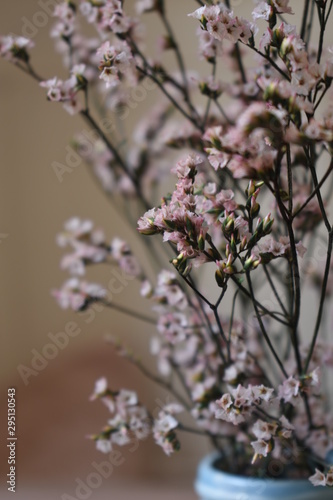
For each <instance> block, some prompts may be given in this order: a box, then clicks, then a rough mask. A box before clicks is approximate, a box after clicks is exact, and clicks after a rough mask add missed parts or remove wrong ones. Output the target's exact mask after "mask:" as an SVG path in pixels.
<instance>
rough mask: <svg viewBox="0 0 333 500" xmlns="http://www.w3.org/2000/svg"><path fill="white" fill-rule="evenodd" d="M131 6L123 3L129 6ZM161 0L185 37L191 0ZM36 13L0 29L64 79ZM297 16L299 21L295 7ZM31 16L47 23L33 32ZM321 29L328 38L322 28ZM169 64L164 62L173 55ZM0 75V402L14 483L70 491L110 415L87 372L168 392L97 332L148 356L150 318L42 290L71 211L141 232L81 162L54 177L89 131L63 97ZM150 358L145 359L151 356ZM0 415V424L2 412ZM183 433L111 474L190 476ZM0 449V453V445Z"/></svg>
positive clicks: (153, 25)
mask: <svg viewBox="0 0 333 500" xmlns="http://www.w3.org/2000/svg"><path fill="white" fill-rule="evenodd" d="M133 3H134V2H128V4H129V5H130V6H131V7H132V6H133ZM301 3H302V2H299V4H301ZM234 4H235V6H236V9H238V11H239V12H240V13H241V14H243V15H248V13H249V11H250V10H251V8H252V6H253V4H252V2H250V1H247V2H245V1H243V2H242V1H237V2H234ZM293 4H295V2H293ZM299 4H298V7H301V5H299ZM169 6H170V15H171V18H172V22H173V25H174V29H175V31H176V32H177V33H178V35H179V36H180V37H181V39H182V40H189V36H190V34H191V33H192V34H194V33H195V30H196V23H195V22H194V21H193V20H192V19H189V18H187V17H186V14H187V13H188V12H191V11H193V10H194V9H195V8H196V6H197V4H196V2H194V1H192V0H182V1H181V2H179V1H178V2H176V1H174V0H170V2H169ZM41 11H42V9H41V7H40V5H39V2H38V1H36V0H11V1H10V2H2V5H1V17H0V32H1V33H8V32H13V33H15V34H21V33H22V34H27V30H28V31H29V30H32V31H31V33H33V35H34V36H33V39H34V41H35V43H36V47H35V48H34V49H33V51H32V54H33V62H34V65H35V67H36V70H37V71H38V72H40V73H41V74H42V75H43V76H44V77H45V78H50V77H53V76H55V75H58V76H60V77H61V76H64V75H65V72H64V69H63V67H62V64H61V58H60V56H59V55H57V54H56V53H55V51H54V48H53V42H52V41H51V40H50V39H49V31H50V28H51V25H52V22H53V21H52V19H50V18H49V17H48V18H47V20H46V21H45V16H41V15H40V12H41ZM43 19H44V22H43ZM295 19H296V21H299V19H300V16H299V13H298V15H297V16H296V18H295ZM146 20H147V22H148V29H149V30H150V31H151V32H150V35H149V41H150V43H149V47H148V51H150V52H151V53H154V50H155V46H156V44H155V42H154V40H155V39H156V36H157V35H158V33H159V32H160V29H161V28H160V25H159V24H158V23H157V22H156V19H154V17H150V16H147V18H146ZM31 22H32V23H35V25H36V24H38V23H39V24H40V26H41V25H42V24H44V25H43V26H41V27H40V28H38V29H37V30H36V31H33V27H32V28H31V26H33V25H34V24H33V25H31ZM328 36H329V37H331V39H332V34H331V33H328ZM184 50H185V60H186V62H187V64H188V66H189V67H202V63H200V62H199V61H198V60H197V57H196V47H195V45H194V44H185V46H184ZM167 61H168V62H169V63H170V64H172V59H171V58H170V56H168V58H167ZM222 71H224V69H223V68H222ZM0 75H1V78H0V85H1V93H0V109H1V115H0V116H1V122H0V140H1V153H0V154H1V183H0V194H1V195H0V206H1V209H0V234H1V235H5V236H3V237H2V238H1V239H0V272H1V287H0V299H1V305H2V307H1V316H0V322H1V364H0V375H1V387H2V389H1V398H2V400H1V408H3V407H4V406H5V403H6V402H5V399H6V389H7V387H9V386H15V387H16V388H17V399H18V432H19V440H20V441H19V446H20V448H19V478H20V481H21V482H22V483H23V482H25V481H31V482H32V483H34V484H36V483H37V482H38V483H39V482H41V481H43V482H46V484H47V485H49V486H50V487H55V486H56V485H58V484H59V483H61V484H62V483H63V484H67V485H68V487H69V488H70V487H71V486H73V483H74V479H75V478H76V477H85V476H86V474H88V473H89V471H90V470H91V463H92V461H93V460H98V459H99V458H100V457H101V456H100V454H99V453H97V452H96V451H95V450H94V445H93V444H92V443H91V442H90V441H86V440H85V435H87V434H89V433H93V432H95V431H97V430H99V428H100V427H101V426H102V425H104V423H105V422H106V419H107V414H106V410H105V409H104V408H100V405H99V404H98V403H94V404H92V403H89V402H88V397H89V394H90V392H91V391H92V388H93V384H94V381H95V379H96V378H98V377H99V376H101V375H105V376H107V377H108V379H109V380H110V382H111V384H112V386H113V387H119V386H126V387H128V388H133V389H136V390H138V391H139V392H140V395H141V396H140V397H141V399H142V400H144V401H145V402H147V403H149V404H150V407H151V408H155V407H156V406H159V404H160V400H161V399H162V400H163V398H164V397H166V394H163V393H161V392H160V391H159V390H158V389H157V388H156V386H154V385H153V384H151V383H148V382H146V381H145V380H144V379H143V378H142V377H141V375H139V374H138V372H137V371H136V369H135V368H133V367H131V366H129V365H128V364H127V363H126V362H125V361H123V360H121V359H120V360H119V359H118V358H116V357H115V356H114V354H113V352H112V349H111V348H110V347H106V346H105V343H104V340H103V336H104V334H105V333H106V332H111V333H114V334H116V335H119V336H121V337H122V338H124V339H125V340H126V341H127V343H128V344H131V345H133V346H134V349H135V350H137V351H140V352H142V353H143V355H144V356H145V358H146V359H148V354H147V352H148V347H147V345H148V338H149V334H150V333H152V331H153V330H152V328H151V327H149V328H148V329H147V326H146V325H145V324H142V323H140V322H138V321H135V320H133V319H129V318H126V317H124V316H123V315H121V314H119V313H117V312H115V311H112V313H111V314H110V313H108V312H105V311H104V312H101V313H98V314H96V318H94V320H93V321H92V322H87V318H86V317H85V316H83V317H82V316H77V315H75V314H74V313H72V312H68V311H61V310H60V309H59V308H58V306H57V304H56V303H55V301H54V300H53V298H52V297H51V296H50V293H49V292H50V290H51V289H52V288H54V287H57V286H59V285H60V284H61V283H62V282H63V281H64V280H65V279H66V278H67V275H66V274H65V273H63V272H61V271H60V270H59V259H60V256H61V252H60V251H59V249H58V248H57V247H56V245H55V235H56V233H57V232H59V230H61V228H62V225H63V222H64V221H65V220H67V219H68V218H69V217H71V216H72V215H77V216H79V217H82V218H91V219H92V220H94V221H95V222H96V224H97V225H98V226H101V227H103V228H105V231H106V234H107V235H108V236H109V237H110V238H111V237H112V236H114V235H119V236H121V237H123V238H125V239H128V238H130V239H131V241H132V243H133V244H134V245H137V244H138V239H137V238H136V239H135V240H133V236H132V233H131V232H130V231H129V229H128V227H126V226H124V224H123V222H122V220H121V219H120V217H119V216H118V215H117V213H116V212H115V211H114V209H113V208H112V207H111V206H110V204H109V203H108V200H107V199H106V197H104V196H103V195H102V194H101V192H100V190H99V189H98V187H97V185H96V184H95V183H94V182H92V178H91V176H90V174H89V171H88V169H87V168H86V166H85V165H84V164H83V163H82V164H81V165H79V166H78V167H76V168H75V169H74V170H73V172H72V173H71V174H69V175H66V176H65V177H64V180H63V182H61V183H60V182H59V181H58V179H57V178H56V176H55V173H54V171H53V169H52V162H53V161H55V160H56V161H59V162H60V163H61V162H64V160H65V156H66V149H65V148H66V145H67V144H68V142H69V141H70V139H71V138H72V136H73V134H74V133H75V132H76V131H82V130H85V129H86V126H85V125H84V124H83V123H82V121H81V120H80V118H78V117H75V118H72V117H70V116H69V115H68V114H67V113H66V112H65V111H64V110H63V109H62V107H61V105H57V104H53V103H49V102H47V101H46V99H45V92H44V90H43V89H40V88H38V85H36V83H35V82H34V81H32V80H31V79H30V78H29V77H27V76H26V75H24V74H21V73H20V72H19V71H18V70H17V68H15V67H14V66H13V65H10V64H8V63H6V62H4V61H0ZM154 92H157V91H154ZM154 98H155V97H154ZM146 104H147V103H145V102H143V103H141V104H140V105H139V106H138V108H137V109H136V110H135V111H133V114H131V116H130V118H129V120H128V123H127V124H126V125H127V126H129V127H131V126H132V124H133V123H134V121H135V120H136V119H137V116H138V115H140V114H142V113H144V111H145V106H146ZM108 272H109V271H108V270H107V269H101V270H100V271H98V272H97V273H96V275H94V276H95V280H96V281H100V282H101V283H103V281H104V280H105V278H106V277H107V276H108ZM137 292H138V289H137V288H136V286H135V285H132V284H131V285H130V286H129V287H127V288H126V289H125V290H124V293H123V294H120V296H119V302H120V303H123V304H126V303H127V304H128V303H131V304H133V306H135V307H137V308H138V309H140V308H141V307H143V304H144V303H143V301H140V300H139V299H137ZM117 300H118V297H117ZM70 321H74V322H76V323H77V325H78V328H80V331H81V333H80V334H79V335H78V336H76V337H75V338H72V339H71V340H70V342H69V344H68V346H67V347H66V349H64V350H63V351H61V352H59V354H58V355H57V356H56V357H55V359H53V360H50V361H49V363H48V365H47V366H46V367H45V369H43V371H41V372H40V373H39V374H38V375H37V376H31V377H30V378H29V384H28V385H25V384H24V383H23V381H22V379H21V378H20V377H19V375H18V372H17V367H18V366H19V365H22V364H23V365H26V366H30V363H31V359H32V357H33V356H34V354H35V352H36V351H38V352H41V350H42V349H43V347H44V346H45V344H46V343H48V342H49V340H48V334H49V333H50V332H52V333H57V332H61V331H63V329H64V328H65V327H66V325H67V324H68V322H70ZM34 349H35V350H36V351H34V352H32V350H34ZM151 366H152V368H154V365H153V363H152V364H151ZM1 419H2V422H3V423H4V416H3V414H2V415H1ZM2 428H4V426H2ZM182 441H183V443H184V444H183V448H184V449H183V451H182V452H181V454H179V455H178V456H176V457H174V458H172V459H168V458H167V457H165V456H164V455H163V452H162V451H161V450H160V449H159V448H157V447H155V446H152V445H151V444H150V443H144V444H142V446H141V447H140V450H138V451H137V452H135V453H133V454H130V453H128V452H124V453H125V456H126V462H125V464H124V465H123V466H122V467H120V468H119V470H117V471H116V472H115V473H114V475H113V476H112V478H111V479H112V481H117V480H119V481H122V480H123V481H124V477H125V475H126V478H128V477H129V475H128V474H129V473H130V474H131V475H133V474H134V475H137V476H140V477H147V478H149V479H150V480H152V478H155V479H158V478H160V477H165V478H168V477H170V475H171V474H174V473H175V472H176V471H177V473H178V474H179V475H181V476H182V477H183V480H184V481H185V482H187V484H190V482H191V478H192V476H193V474H194V469H195V466H196V463H197V461H198V459H199V457H200V456H202V455H203V454H204V453H205V452H206V451H207V449H208V445H207V443H206V442H205V441H204V440H201V439H195V440H193V438H186V437H184V438H183V440H182ZM126 453H127V454H126ZM0 456H1V457H2V459H4V458H5V457H4V455H3V449H1V450H0ZM3 470H6V467H5V469H3ZM131 477H132V476H131Z"/></svg>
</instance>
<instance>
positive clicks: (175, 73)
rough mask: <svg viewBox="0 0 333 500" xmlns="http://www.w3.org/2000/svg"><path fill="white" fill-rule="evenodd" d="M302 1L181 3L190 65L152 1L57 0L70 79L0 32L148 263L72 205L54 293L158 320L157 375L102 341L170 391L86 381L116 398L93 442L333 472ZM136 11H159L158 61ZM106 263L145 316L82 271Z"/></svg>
mask: <svg viewBox="0 0 333 500" xmlns="http://www.w3.org/2000/svg"><path fill="white" fill-rule="evenodd" d="M299 3H300V2H292V1H290V2H289V1H288V0H267V1H256V2H254V10H253V12H252V19H251V20H247V19H244V18H243V17H241V15H240V13H241V6H238V5H236V4H239V2H231V1H229V0H226V1H225V2H217V1H206V2H204V1H201V0H198V1H196V2H195V1H192V2H191V1H189V2H188V4H189V7H191V5H192V4H193V5H192V7H193V8H192V9H190V8H189V17H188V18H185V19H184V29H185V30H186V29H190V28H187V27H188V26H191V27H192V26H193V27H194V25H196V28H197V32H196V38H193V39H192V38H191V37H190V36H187V34H186V37H187V38H186V43H187V44H195V45H197V46H198V53H199V57H200V59H201V60H203V63H202V67H203V68H204V70H203V72H202V73H201V74H198V73H195V72H193V71H189V68H188V67H187V66H188V65H187V61H186V60H185V58H184V56H183V51H182V49H181V45H180V44H179V42H178V40H177V36H176V34H175V30H174V26H173V23H172V22H171V21H170V17H169V11H170V10H171V9H173V8H174V9H176V5H175V4H174V3H173V2H171V1H169V2H168V1H166V0H138V1H136V2H132V3H131V2H123V1H121V0H89V1H81V2H72V1H65V2H60V3H57V5H56V6H55V9H54V17H55V26H54V27H53V30H52V33H51V34H52V36H53V37H54V38H55V41H56V46H57V49H58V50H59V51H60V52H61V53H62V55H63V59H64V64H65V66H66V67H67V68H68V78H67V79H66V80H61V79H59V78H58V77H54V78H51V79H47V78H44V77H41V76H40V74H39V71H37V70H36V69H35V66H34V65H33V64H32V63H31V58H30V49H31V48H32V46H33V44H32V42H31V41H29V40H28V39H26V38H23V37H15V36H3V37H2V38H1V40H0V52H1V55H2V56H3V57H4V58H5V59H8V60H10V61H11V62H13V63H14V64H15V65H16V66H17V67H18V68H19V69H20V70H22V71H24V72H25V73H27V74H28V75H29V76H30V77H32V78H34V79H35V80H36V81H37V83H38V84H39V85H40V86H41V87H43V88H44V89H45V91H46V95H47V99H48V100H49V101H53V102H57V103H62V105H63V107H64V108H65V110H66V111H67V112H68V113H69V114H71V115H73V114H78V115H80V116H81V117H82V119H83V120H84V121H85V122H86V124H88V126H89V129H90V132H91V134H90V137H92V139H91V140H90V141H88V142H87V137H86V136H84V135H82V134H79V135H77V136H76V137H75V141H74V145H75V150H76V152H77V153H78V154H80V155H82V156H83V157H84V159H85V161H86V162H87V163H88V164H89V166H90V168H91V169H92V172H93V174H94V176H95V177H96V179H97V181H98V182H99V184H100V186H101V188H102V189H103V190H104V192H105V193H106V194H107V196H108V197H109V199H110V201H111V202H112V203H113V204H114V205H115V206H116V207H118V209H119V210H120V211H122V213H123V215H124V217H125V218H126V219H127V222H128V224H130V225H132V227H133V229H134V231H136V232H139V233H140V235H141V238H142V241H143V244H144V245H145V248H146V251H147V255H149V259H148V264H149V265H150V268H148V266H147V265H143V264H142V263H141V262H139V259H138V258H137V257H136V256H135V255H134V253H133V252H132V249H131V247H130V245H129V244H128V243H127V242H125V241H123V240H121V239H120V238H117V237H116V236H115V235H113V239H111V242H110V240H109V239H108V238H109V235H108V237H106V236H105V234H104V232H103V231H102V230H100V229H98V228H95V227H94V225H93V223H92V222H91V221H89V220H81V219H79V218H72V219H70V220H69V221H68V222H67V223H66V224H65V228H64V231H63V232H62V233H61V234H60V235H59V236H58V240H57V241H58V243H59V245H60V246H62V247H69V249H70V253H67V254H66V255H65V256H64V258H63V259H62V261H61V267H62V268H63V269H66V270H67V271H68V272H69V274H70V275H71V277H70V279H69V280H68V281H66V283H65V284H64V285H63V286H62V287H61V288H60V289H58V290H55V291H54V292H53V294H54V296H55V298H56V300H57V301H58V302H59V304H60V306H61V307H62V308H72V309H73V310H75V311H85V310H88V309H89V308H94V307H99V306H101V305H102V306H103V307H108V308H110V309H111V310H112V309H119V310H120V311H122V312H125V313H128V314H131V315H132V316H134V317H136V318H137V319H138V321H145V322H147V324H153V325H155V326H156V333H155V334H154V336H153V338H152V339H151V352H152V354H153V355H154V356H155V357H156V361H157V372H158V373H154V372H151V371H150V370H149V369H148V368H147V367H146V366H144V365H143V364H142V363H141V361H140V357H139V356H138V355H137V354H136V353H133V352H131V351H130V350H129V349H128V348H126V347H125V346H124V345H123V344H122V343H121V341H119V340H117V339H110V341H111V342H112V343H113V345H114V348H115V349H116V350H117V352H118V353H119V354H120V355H121V356H123V357H125V358H127V359H128V360H129V361H130V362H132V363H134V364H135V365H136V366H137V367H138V368H139V369H140V370H141V371H142V372H143V373H144V374H146V375H147V376H148V377H150V378H151V379H152V380H154V381H155V382H156V383H157V384H160V385H161V386H162V387H163V388H165V389H167V390H168V391H169V392H170V393H171V394H172V395H173V397H174V402H172V403H168V404H167V405H165V406H164V407H163V408H161V409H160V412H159V414H158V415H157V416H156V415H154V416H152V414H151V413H150V411H149V409H147V408H146V407H145V406H144V404H143V403H142V402H141V399H139V398H138V396H137V394H136V393H135V392H133V391H130V390H127V389H119V388H115V387H109V386H108V384H107V381H106V379H105V378H102V379H100V380H98V381H97V383H96V386H95V390H94V394H93V396H92V399H96V398H97V399H100V400H101V401H102V402H103V403H104V404H105V405H106V406H107V408H108V410H109V412H110V416H109V419H108V422H107V425H106V427H105V428H103V429H102V430H101V431H100V432H99V433H97V434H95V435H94V436H93V439H94V440H95V442H96V446H97V448H98V449H99V450H101V451H102V452H105V453H109V452H110V451H111V450H112V448H113V447H116V446H124V445H126V444H128V443H130V442H131V441H132V440H133V439H139V440H141V439H145V438H147V437H148V436H151V435H152V436H153V439H154V440H155V442H156V443H157V444H158V445H159V446H161V447H162V449H163V451H164V452H165V453H166V454H167V455H171V454H172V453H173V452H175V451H178V450H179V449H180V435H181V433H182V431H187V432H188V431H190V432H194V433H196V434H200V435H201V434H202V435H205V436H207V438H208V439H209V440H210V441H211V443H212V445H213V446H214V448H215V449H216V450H217V452H218V455H217V458H216V460H215V462H214V467H215V469H221V470H223V471H225V472H228V473H231V474H236V475H239V476H252V477H253V476H255V477H258V478H263V477H275V478H280V479H281V480H282V479H288V480H294V479H301V478H309V479H310V481H311V482H312V483H313V485H315V486H326V487H327V488H329V487H332V486H333V468H332V466H331V463H332V462H333V460H332V455H330V453H329V452H330V450H332V448H333V418H332V410H331V396H332V394H331V393H332V390H331V389H332V388H331V387H330V386H329V380H330V371H329V370H330V369H332V367H333V343H332V339H330V338H329V335H328V334H329V333H330V332H331V331H332V323H331V313H332V309H331V308H330V307H331V303H330V299H331V294H332V292H333V283H332V279H331V269H332V263H331V255H332V242H333V232H332V224H331V221H330V217H329V204H330V201H331V193H332V179H333V177H332V175H331V174H332V170H333V159H332V150H333V149H332V148H333V101H332V98H333V91H332V87H331V83H332V78H333V51H332V50H331V49H330V48H329V47H326V44H325V36H326V35H327V29H328V27H329V26H330V24H331V23H332V17H331V14H332V12H331V11H332V6H333V1H332V0H331V1H329V0H327V1H325V0H305V1H304V2H302V4H303V5H302V7H303V10H302V12H301V14H300V15H298V16H294V18H293V17H292V14H293V9H294V8H296V7H297V8H299V7H300V5H299ZM127 4H128V5H127ZM134 4H135V8H136V12H137V15H136V16H135V15H134V14H132V10H133V6H134ZM195 4H196V5H195ZM296 4H298V5H296ZM194 9H196V10H194ZM193 10H194V12H193ZM145 16H155V18H156V22H157V20H158V22H160V23H161V29H162V33H163V34H162V35H161V37H160V39H159V40H158V44H157V55H156V54H155V56H154V57H153V56H148V55H147V53H146V46H145V38H144V33H143V29H142V27H143V22H144V20H145V19H146V17H145ZM85 23H90V24H92V25H93V26H94V28H95V34H94V35H93V36H91V35H89V36H88V35H86V34H85V29H84V25H85ZM185 23H187V24H185ZM294 24H297V26H295V25H294ZM316 25H318V26H319V27H318V28H315V26H316ZM82 26H83V27H82ZM315 29H316V30H317V33H315V32H314V30H315ZM165 53H172V54H173V56H174V60H175V63H176V64H177V70H174V69H169V68H168V67H167V65H165V64H164V62H163V59H164V54H165ZM226 72H227V73H228V74H227V75H226ZM153 88H154V89H156V91H157V92H159V98H158V101H157V102H156V101H154V102H153V103H152V104H151V105H150V107H149V109H146V110H145V113H144V116H141V117H140V120H139V121H138V123H136V124H135V126H134V130H132V131H131V132H130V133H128V134H127V135H126V134H124V133H123V130H122V128H123V127H122V126H121V121H122V120H124V119H126V118H127V116H128V115H129V114H130V112H131V108H133V107H136V104H137V103H138V102H140V101H142V100H145V99H146V98H147V94H148V93H149V91H150V89H153ZM148 100H149V99H148ZM114 116H116V122H114V121H113V118H112V120H111V117H114ZM55 172H56V175H57V176H59V177H60V178H62V176H64V175H65V174H66V166H64V165H62V166H61V165H60V166H59V165H58V166H57V167H55ZM168 183H169V184H168ZM168 185H170V186H175V187H174V188H172V189H171V191H169V190H168ZM101 263H108V264H111V265H114V266H119V269H120V271H119V272H120V273H121V276H122V277H123V279H128V280H137V281H138V282H139V285H140V290H141V296H143V297H145V298H146V299H147V300H148V301H150V304H151V312H150V313H148V312H142V311H140V312H138V311H136V310H135V305H134V307H131V306H129V307H127V308H125V307H123V306H121V305H119V304H116V303H115V302H114V301H113V300H111V299H110V289H107V287H106V285H105V284H101V285H99V284H94V283H91V282H88V281H86V280H85V278H84V277H85V275H86V272H87V269H88V267H91V266H93V265H94V266H97V265H99V264H101ZM111 291H113V290H112V289H111ZM309 304H310V305H309ZM173 375H175V377H176V380H177V383H175V377H174V376H173ZM184 412H187V413H188V414H189V415H190V417H191V419H192V421H193V425H191V426H189V425H185V424H184V423H183V416H182V414H183V413H184ZM309 485H310V483H309ZM310 486H311V485H310ZM212 498H213V497H212ZM214 498H217V497H214ZM218 498H220V497H218ZM221 498H222V497H221ZM288 498H289V497H288ZM316 498H318V497H316Z"/></svg>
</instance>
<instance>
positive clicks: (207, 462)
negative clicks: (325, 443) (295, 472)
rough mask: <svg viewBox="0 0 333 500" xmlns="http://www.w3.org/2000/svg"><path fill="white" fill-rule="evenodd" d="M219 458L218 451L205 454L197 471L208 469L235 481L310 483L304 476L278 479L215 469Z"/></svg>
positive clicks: (218, 475)
mask: <svg viewBox="0 0 333 500" xmlns="http://www.w3.org/2000/svg"><path fill="white" fill-rule="evenodd" d="M219 458H221V454H219V453H216V452H214V453H211V454H209V455H207V456H206V457H204V458H203V460H202V461H201V463H200V465H199V473H200V469H201V470H203V469H204V470H205V473H207V469H209V473H210V474H211V475H214V476H216V477H222V476H224V477H225V478H229V479H230V480H231V481H232V480H237V482H238V483H239V482H240V481H244V482H247V483H248V482H249V481H253V482H256V483H257V484H259V483H267V482H270V483H271V484H277V483H278V484H279V485H281V486H282V485H283V484H288V485H290V483H291V482H293V483H297V484H298V485H303V484H304V485H309V484H311V483H309V480H308V479H304V478H295V479H278V478H274V477H256V476H246V475H244V474H235V473H233V472H226V471H224V470H221V469H217V468H215V467H214V462H215V460H217V459H219Z"/></svg>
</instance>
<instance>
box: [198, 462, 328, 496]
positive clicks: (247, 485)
mask: <svg viewBox="0 0 333 500" xmlns="http://www.w3.org/2000/svg"><path fill="white" fill-rule="evenodd" d="M217 458H218V455H216V454H212V455H208V456H207V457H205V458H204V459H203V460H202V461H201V463H200V464H199V467H198V473H197V479H196V482H195V489H196V492H197V494H198V496H199V498H200V499H201V500H282V499H283V500H328V499H331V500H333V488H324V487H322V486H317V487H314V486H312V484H311V483H310V481H308V480H306V479H290V480H289V479H271V478H269V479H259V478H252V477H246V476H237V475H235V474H229V473H226V472H222V471H220V470H218V469H215V468H214V467H213V463H214V461H215V460H216V459H217Z"/></svg>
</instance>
